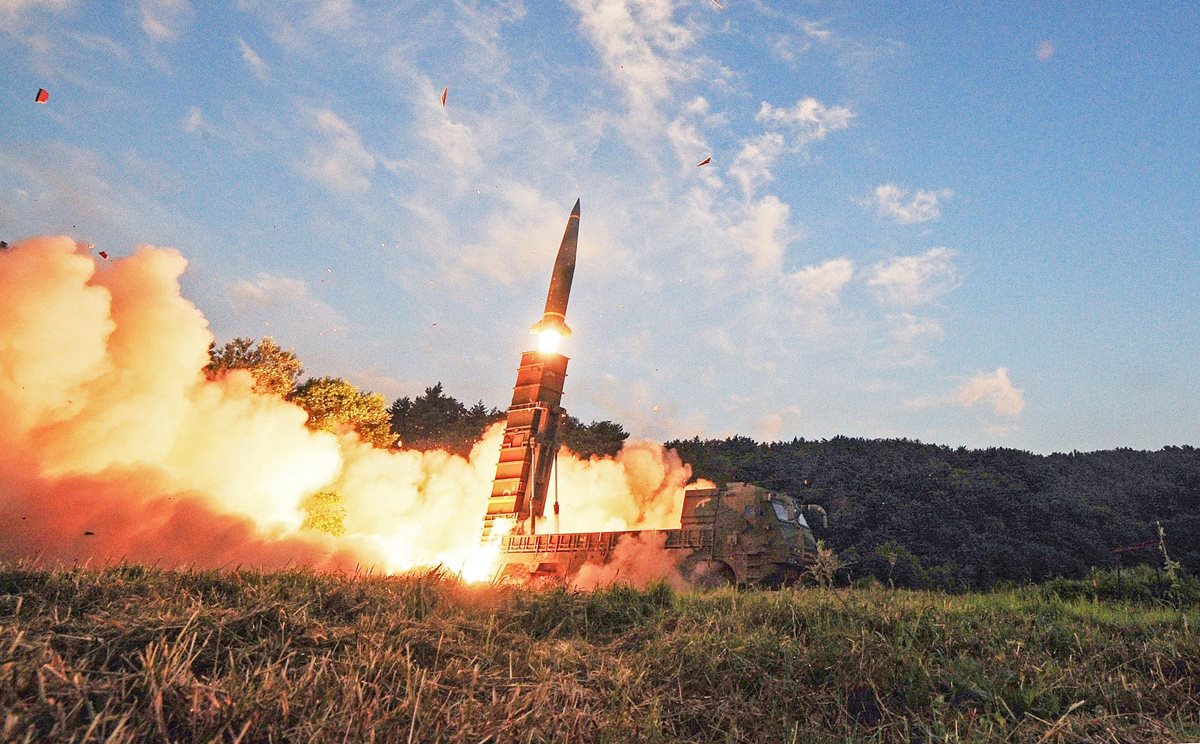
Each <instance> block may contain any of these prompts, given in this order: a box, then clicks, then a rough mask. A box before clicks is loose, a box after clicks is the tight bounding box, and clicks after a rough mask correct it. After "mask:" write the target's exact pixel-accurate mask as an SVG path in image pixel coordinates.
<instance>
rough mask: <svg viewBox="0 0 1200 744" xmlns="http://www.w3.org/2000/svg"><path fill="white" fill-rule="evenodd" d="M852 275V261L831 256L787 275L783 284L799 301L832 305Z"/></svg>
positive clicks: (839, 297) (837, 299)
mask: <svg viewBox="0 0 1200 744" xmlns="http://www.w3.org/2000/svg"><path fill="white" fill-rule="evenodd" d="M853 276H854V262H852V261H851V260H850V259H848V258H832V259H830V260H828V261H825V262H824V263H821V264H818V265H815V266H805V267H804V268H803V269H800V270H799V271H796V272H794V273H792V274H789V275H787V276H786V277H785V278H784V285H785V286H787V287H789V288H790V289H791V290H792V291H793V293H794V295H795V296H796V298H797V299H799V300H800V301H801V302H805V303H812V304H820V305H834V304H837V302H838V301H839V300H840V299H841V294H842V290H843V289H844V288H845V287H846V285H847V284H849V283H850V279H851V278H852V277H853Z"/></svg>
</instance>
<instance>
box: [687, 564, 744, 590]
mask: <svg viewBox="0 0 1200 744" xmlns="http://www.w3.org/2000/svg"><path fill="white" fill-rule="evenodd" d="M683 577H684V578H685V579H687V580H688V582H689V583H690V584H691V585H692V586H694V587H696V588H697V589H719V588H721V587H723V586H733V585H734V584H735V583H737V577H736V576H734V574H733V569H732V568H730V567H729V564H728V563H725V562H724V561H708V560H699V561H695V562H694V563H691V564H684V567H683Z"/></svg>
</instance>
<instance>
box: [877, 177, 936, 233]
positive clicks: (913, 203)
mask: <svg viewBox="0 0 1200 744" xmlns="http://www.w3.org/2000/svg"><path fill="white" fill-rule="evenodd" d="M908 194H909V192H908V190H907V189H904V188H901V187H900V186H897V185H896V184H894V183H885V184H882V185H880V186H877V187H875V207H876V209H877V211H878V214H879V216H880V217H886V218H889V219H891V220H893V221H895V222H899V223H900V224H901V225H912V224H915V223H919V222H928V221H930V220H936V219H938V218H939V217H941V216H942V212H941V209H939V207H938V201H939V200H941V199H948V198H950V197H951V196H953V195H954V192H952V191H950V190H949V189H941V190H939V191H924V190H922V189H917V191H916V193H915V194H913V195H912V198H911V199H909V200H908V201H907V202H905V201H904V199H905V198H906V197H908Z"/></svg>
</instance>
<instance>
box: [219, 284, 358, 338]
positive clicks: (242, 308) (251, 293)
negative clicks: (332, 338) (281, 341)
mask: <svg viewBox="0 0 1200 744" xmlns="http://www.w3.org/2000/svg"><path fill="white" fill-rule="evenodd" d="M229 297H230V307H231V309H232V310H233V311H234V312H235V313H238V314H239V315H242V316H250V317H253V318H256V319H261V321H262V325H263V327H264V328H271V327H275V328H276V329H277V330H280V331H284V333H281V334H280V335H281V336H282V337H293V338H295V337H299V336H300V335H312V334H314V333H315V334H316V335H318V336H327V335H337V334H341V333H344V332H345V331H346V328H347V325H348V324H347V323H346V320H345V319H344V318H343V317H342V316H341V315H339V314H338V312H337V311H336V310H334V309H333V308H332V307H331V306H330V305H328V304H326V303H324V302H322V301H320V300H318V299H316V298H315V297H313V294H312V292H311V291H310V290H309V288H308V284H307V283H305V282H304V281H301V280H299V279H292V278H290V277H285V276H274V275H271V274H267V273H265V272H260V273H259V274H258V275H257V276H256V277H255V278H254V281H249V280H246V279H240V280H238V281H236V282H234V284H233V286H232V287H231V288H230V292H229ZM292 331H294V332H295V335H293V333H292Z"/></svg>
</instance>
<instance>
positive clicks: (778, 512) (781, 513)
mask: <svg viewBox="0 0 1200 744" xmlns="http://www.w3.org/2000/svg"><path fill="white" fill-rule="evenodd" d="M771 508H772V509H774V510H775V518H776V519H778V520H779V521H780V522H791V521H792V520H791V517H790V516H789V515H788V508H787V507H786V506H784V505H783V504H781V503H779V502H778V501H772V502H771Z"/></svg>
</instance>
